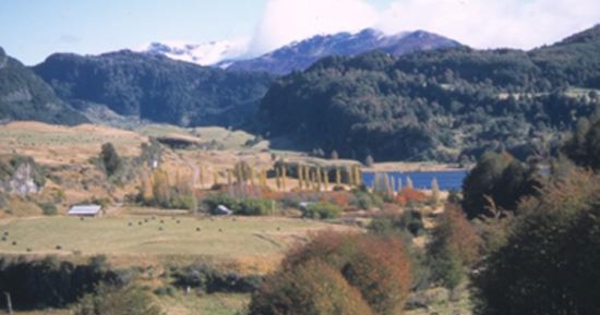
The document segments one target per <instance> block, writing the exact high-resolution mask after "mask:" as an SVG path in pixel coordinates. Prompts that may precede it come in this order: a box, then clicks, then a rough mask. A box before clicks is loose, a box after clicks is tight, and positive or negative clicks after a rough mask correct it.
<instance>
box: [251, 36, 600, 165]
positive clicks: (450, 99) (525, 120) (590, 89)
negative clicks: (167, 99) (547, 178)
mask: <svg viewBox="0 0 600 315" xmlns="http://www.w3.org/2000/svg"><path fill="white" fill-rule="evenodd" d="M599 33H600V27H595V28H593V29H590V30H588V31H586V32H583V33H581V34H576V35H574V36H572V37H570V38H568V39H565V40H564V41H562V42H560V43H557V44H555V45H552V46H549V47H542V48H539V49H535V50H532V51H527V52H526V51H519V50H509V49H498V50H483V51H481V50H474V49H470V48H465V47H459V48H453V49H446V50H438V51H427V52H420V53H413V54H408V55H404V56H400V57H394V56H392V55H390V54H387V53H382V52H374V53H369V54H366V55H362V56H359V57H355V58H349V57H330V58H325V59H323V60H321V61H320V62H318V63H316V64H315V65H313V66H312V67H311V68H309V69H308V70H307V71H305V72H302V73H300V72H297V73H292V74H290V75H289V76H286V77H283V78H281V79H279V80H278V81H277V82H276V83H274V84H273V85H272V87H271V89H270V90H269V92H268V93H267V95H266V96H265V98H264V99H263V102H262V104H261V109H260V119H261V120H262V121H263V125H264V126H265V128H264V130H263V132H264V133H265V134H268V135H270V136H274V137H276V136H281V135H287V136H290V137H292V138H294V139H295V140H296V142H297V143H298V144H302V145H304V146H309V147H313V148H321V149H323V150H324V151H325V152H331V151H332V150H336V151H337V152H338V153H339V154H340V155H341V156H342V157H353V158H364V157H365V156H367V155H372V156H374V157H375V160H376V161H385V160H398V159H400V160H432V159H433V160H442V161H455V160H457V159H459V158H461V156H462V158H466V157H470V156H473V155H475V156H476V155H478V154H480V153H481V152H482V151H484V150H486V149H497V150H502V149H506V150H509V151H511V152H512V153H513V154H515V155H517V156H521V157H524V156H527V155H529V154H532V153H535V154H538V155H545V154H549V151H550V150H551V147H552V146H555V145H556V144H557V143H558V142H559V141H560V139H561V137H562V135H563V134H564V133H565V132H567V131H568V130H570V129H571V128H572V127H573V126H574V124H575V123H576V121H577V119H578V118H580V117H585V116H587V115H589V114H590V113H592V112H593V111H594V110H596V108H597V107H598V106H600V98H599V97H598V91H597V90H598V89H600V56H599V55H598V54H597V51H599V50H600V36H599V35H598V34H599ZM549 147H550V148H549Z"/></svg>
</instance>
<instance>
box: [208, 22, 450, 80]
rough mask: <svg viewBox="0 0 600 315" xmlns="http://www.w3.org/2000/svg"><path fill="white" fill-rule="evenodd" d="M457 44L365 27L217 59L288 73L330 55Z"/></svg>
mask: <svg viewBox="0 0 600 315" xmlns="http://www.w3.org/2000/svg"><path fill="white" fill-rule="evenodd" d="M460 45H461V44H460V43H458V42H456V41H454V40H451V39H448V38H445V37H443V36H440V35H436V34H433V33H428V32H425V31H414V32H403V33H399V34H394V35H386V34H384V33H383V32H380V31H378V30H374V29H365V30H363V31H361V32H359V33H354V34H352V33H347V32H343V33H337V34H333V35H317V36H314V37H311V38H309V39H306V40H302V41H298V42H293V43H291V44H289V45H286V46H284V47H282V48H279V49H277V50H274V51H272V52H269V53H266V54H264V55H262V56H260V57H257V58H253V59H248V60H233V61H227V60H225V61H222V62H221V63H219V64H218V66H221V67H223V68H227V69H228V70H245V71H266V72H270V73H274V74H288V73H290V72H292V71H294V70H304V69H306V68H308V67H310V66H311V65H312V64H313V63H315V62H316V61H318V60H319V59H322V58H325V57H328V56H333V55H338V56H355V55H359V54H362V53H366V52H368V51H372V50H376V49H379V50H382V51H385V52H387V53H390V54H393V55H402V54H405V53H410V52H414V51H419V50H430V49H438V48H449V47H456V46H460Z"/></svg>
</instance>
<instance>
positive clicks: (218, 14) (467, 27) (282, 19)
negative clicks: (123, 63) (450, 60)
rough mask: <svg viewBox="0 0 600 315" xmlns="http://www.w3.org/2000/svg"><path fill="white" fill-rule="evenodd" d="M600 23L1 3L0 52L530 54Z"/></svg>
mask: <svg viewBox="0 0 600 315" xmlns="http://www.w3.org/2000/svg"><path fill="white" fill-rule="evenodd" d="M598 23H600V1H599V0H0V46H1V47H3V48H4V50H5V51H6V52H7V53H8V54H9V55H11V56H14V57H16V58H17V59H19V60H21V61H22V62H23V63H25V64H26V65H34V64H37V63H39V62H41V61H43V60H44V59H45V58H46V57H47V56H48V55H50V54H52V53H55V52H74V53H78V54H99V53H103V52H108V51H114V50H119V49H124V48H130V49H134V48H139V47H141V46H142V45H144V44H148V43H150V42H153V41H159V42H160V41H184V42H190V43H204V42H210V41H218V40H240V41H244V42H247V43H248V47H247V49H248V54H249V55H259V54H261V53H265V52H268V51H270V50H273V49H275V48H278V47H280V46H282V45H285V44H288V43H290V42H292V41H296V40H301V39H304V38H308V37H310V36H313V35H316V34H330V33H335V32H341V31H349V32H355V31H359V30H361V29H364V28H367V27H373V28H377V29H380V30H382V31H384V32H386V33H390V34H391V33H398V32H402V31H410V30H417V29H420V30H426V31H430V32H434V33H437V34H440V35H443V36H446V37H449V38H452V39H455V40H458V41H459V42H461V43H463V44H466V45H469V46H471V47H474V48H497V47H509V48H520V49H531V48H534V47H538V46H541V45H545V44H552V43H554V42H556V41H559V40H560V39H562V38H564V37H566V36H568V35H571V34H573V33H575V32H578V31H582V30H585V29H587V28H590V27H592V26H594V25H596V24H598Z"/></svg>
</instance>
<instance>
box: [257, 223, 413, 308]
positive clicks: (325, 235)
mask: <svg viewBox="0 0 600 315" xmlns="http://www.w3.org/2000/svg"><path fill="white" fill-rule="evenodd" d="M309 267H310V268H313V269H321V271H320V272H321V274H318V276H315V277H304V278H300V276H306V275H305V274H303V273H300V271H299V270H305V269H310V268H309ZM325 271H327V272H326V274H325ZM313 272H314V271H313ZM410 274H411V273H410V258H409V257H408V255H407V253H406V252H405V249H404V245H403V242H402V241H401V240H400V239H395V238H382V237H377V236H373V235H367V234H349V233H337V232H333V231H327V232H321V233H319V234H317V235H315V237H314V238H313V240H312V241H311V242H309V243H308V244H305V245H303V246H299V247H295V248H293V249H292V250H291V251H290V252H289V253H288V255H287V256H286V258H285V259H284V261H283V263H282V266H281V268H280V270H279V271H278V272H277V273H276V274H275V275H274V276H271V277H268V278H267V279H266V281H265V283H264V285H263V287H262V288H261V289H260V290H258V291H257V292H256V293H255V294H254V296H253V298H252V301H251V303H250V314H251V315H258V314H263V315H268V314H370V313H372V314H381V315H388V314H390V315H391V314H401V313H402V310H403V308H404V303H405V301H406V297H407V295H408V291H409V289H410V285H411V278H410ZM340 281H341V282H340ZM280 282H284V283H294V285H293V286H292V288H293V290H289V291H285V290H284V289H283V288H282V284H281V283H280ZM334 283H335V284H334ZM341 283H344V284H345V285H347V286H348V287H349V288H346V287H345V285H342V284H341ZM321 288H331V289H330V290H323V289H321ZM299 292H311V294H308V295H306V296H305V297H304V298H303V299H300V298H299V297H298V294H299ZM304 299H307V300H304ZM322 301H326V303H324V302H322ZM337 301H347V302H346V303H353V304H352V305H354V306H353V307H352V308H353V309H352V310H346V311H339V308H335V307H332V305H335V303H337ZM265 305H270V307H271V308H270V309H269V308H268V307H266V308H265ZM281 305H285V306H286V307H285V308H283V309H281V308H280V309H278V310H277V311H278V312H275V311H274V309H273V307H275V306H281ZM307 305H308V306H307ZM364 305H366V309H365V306H364ZM315 306H316V307H318V308H317V309H314V308H306V309H304V308H305V307H315ZM359 309H360V311H359V312H358V313H356V312H355V310H359ZM288 310H295V311H296V312H297V313H295V312H294V311H288ZM336 310H338V311H336Z"/></svg>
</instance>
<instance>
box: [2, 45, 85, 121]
mask: <svg viewBox="0 0 600 315" xmlns="http://www.w3.org/2000/svg"><path fill="white" fill-rule="evenodd" d="M10 120H37V121H43V122H49V123H57V124H67V125H76V124H79V123H82V122H87V119H86V118H85V117H84V116H83V115H81V114H80V113H78V112H77V111H75V110H73V109H72V108H71V107H69V106H68V105H67V104H65V103H64V102H63V101H61V100H60V99H59V98H58V97H56V95H55V94H54V91H53V90H52V88H51V87H49V86H48V85H47V84H46V83H45V82H44V80H42V79H40V78H39V77H38V76H37V75H35V73H33V71H31V70H30V69H28V68H27V67H25V66H24V65H23V64H21V63H20V62H19V61H17V60H15V59H13V58H11V57H9V56H8V55H6V53H5V52H4V50H3V49H2V48H1V47H0V121H10Z"/></svg>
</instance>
